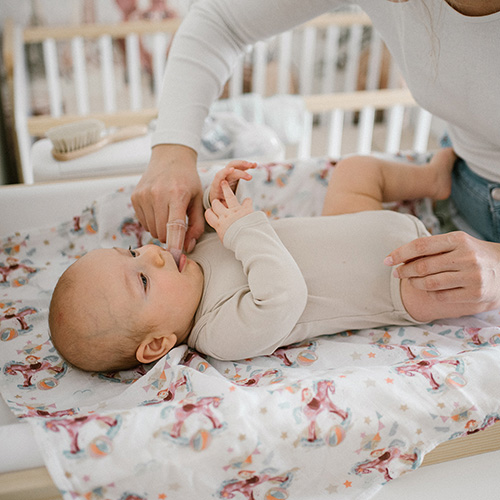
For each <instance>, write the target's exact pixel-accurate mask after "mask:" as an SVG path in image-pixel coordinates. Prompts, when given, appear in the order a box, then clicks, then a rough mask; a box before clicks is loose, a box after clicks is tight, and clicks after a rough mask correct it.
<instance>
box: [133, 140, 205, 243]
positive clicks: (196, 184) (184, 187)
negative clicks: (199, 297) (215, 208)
mask: <svg viewBox="0 0 500 500" xmlns="http://www.w3.org/2000/svg"><path fill="white" fill-rule="evenodd" d="M131 198H132V204H133V206H134V209H135V213H136V214H137V217H138V219H139V221H140V223H141V224H142V226H143V227H144V228H145V229H146V230H147V231H149V232H150V233H151V235H152V236H153V237H154V238H158V239H159V240H160V241H162V242H165V240H166V232H167V229H166V227H167V222H168V221H172V220H176V219H181V220H185V217H186V214H187V215H188V217H189V227H188V230H187V233H186V237H185V249H186V251H187V252H190V251H192V250H193V248H194V246H195V244H196V240H197V239H198V238H199V237H200V236H201V235H202V234H203V230H204V226H205V224H204V220H203V202H202V187H201V181H200V177H199V175H198V171H197V169H196V152H195V151H194V150H192V149H191V148H188V147H187V146H181V145H178V144H159V145H158V146H155V147H154V148H153V149H152V153H151V160H150V162H149V165H148V168H147V170H146V172H144V174H143V176H142V178H141V180H140V181H139V183H138V184H137V186H136V188H135V189H134V192H133V193H132V197H131Z"/></svg>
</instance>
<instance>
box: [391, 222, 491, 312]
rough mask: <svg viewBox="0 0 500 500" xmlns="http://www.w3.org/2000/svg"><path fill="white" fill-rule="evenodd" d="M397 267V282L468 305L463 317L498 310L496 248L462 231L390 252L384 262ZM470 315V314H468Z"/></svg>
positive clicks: (417, 242)
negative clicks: (408, 282)
mask: <svg viewBox="0 0 500 500" xmlns="http://www.w3.org/2000/svg"><path fill="white" fill-rule="evenodd" d="M384 262H385V263H386V264H388V265H394V266H396V265H398V264H401V265H400V266H399V267H397V268H396V269H395V270H394V275H395V276H396V277H398V278H409V280H410V283H411V285H412V286H414V287H415V288H419V289H421V290H425V291H427V292H429V293H431V294H433V295H434V297H435V299H436V300H439V301H443V302H455V303H464V304H468V306H467V308H466V309H467V312H464V314H476V313H479V312H483V311H487V310H490V309H496V308H498V307H500V244H498V243H491V242H487V241H482V240H478V239H477V238H474V237H472V236H470V235H469V234H467V233H464V232H462V231H456V232H452V233H446V234H439V235H436V236H428V237H423V238H418V239H416V240H413V241H411V242H410V243H407V244H406V245H403V246H401V247H399V248H398V249H396V250H394V251H393V252H391V253H390V254H389V255H388V256H387V258H386V259H385V261H384ZM471 311H472V312H471Z"/></svg>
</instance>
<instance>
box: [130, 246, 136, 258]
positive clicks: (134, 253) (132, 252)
mask: <svg viewBox="0 0 500 500" xmlns="http://www.w3.org/2000/svg"><path fill="white" fill-rule="evenodd" d="M128 251H129V252H130V255H132V257H137V252H136V251H135V250H132V247H128Z"/></svg>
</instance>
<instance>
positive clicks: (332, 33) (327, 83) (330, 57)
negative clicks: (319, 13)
mask: <svg viewBox="0 0 500 500" xmlns="http://www.w3.org/2000/svg"><path fill="white" fill-rule="evenodd" d="M339 38H340V28H339V27H338V26H329V27H328V28H327V29H326V39H325V53H324V54H325V56H324V66H323V78H322V81H321V92H322V93H323V94H328V93H330V92H334V91H335V81H336V76H337V59H338V55H339Z"/></svg>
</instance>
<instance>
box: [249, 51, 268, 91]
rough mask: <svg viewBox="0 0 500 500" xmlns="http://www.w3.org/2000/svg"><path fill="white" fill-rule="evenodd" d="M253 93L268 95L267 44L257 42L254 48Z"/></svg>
mask: <svg viewBox="0 0 500 500" xmlns="http://www.w3.org/2000/svg"><path fill="white" fill-rule="evenodd" d="M252 64H253V72H252V92H255V93H256V94H258V95H261V96H264V95H266V73H267V43H266V42H257V43H256V44H255V45H254V47H253V62H252Z"/></svg>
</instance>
